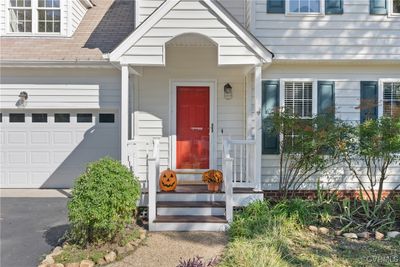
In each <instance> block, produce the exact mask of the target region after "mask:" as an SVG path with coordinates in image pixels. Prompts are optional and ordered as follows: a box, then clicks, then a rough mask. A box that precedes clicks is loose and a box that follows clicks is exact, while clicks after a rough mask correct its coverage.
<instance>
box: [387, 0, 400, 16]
mask: <svg viewBox="0 0 400 267" xmlns="http://www.w3.org/2000/svg"><path fill="white" fill-rule="evenodd" d="M393 1H394V0H388V8H389V12H388V16H389V17H400V12H399V13H394V12H393Z"/></svg>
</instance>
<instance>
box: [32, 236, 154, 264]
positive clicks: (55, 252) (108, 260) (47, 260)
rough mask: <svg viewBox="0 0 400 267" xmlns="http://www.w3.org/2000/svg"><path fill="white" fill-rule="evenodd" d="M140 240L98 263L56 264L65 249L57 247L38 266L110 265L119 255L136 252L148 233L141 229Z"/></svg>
mask: <svg viewBox="0 0 400 267" xmlns="http://www.w3.org/2000/svg"><path fill="white" fill-rule="evenodd" d="M139 232H140V237H139V239H136V240H133V241H131V242H129V243H128V244H126V245H125V246H123V247H117V248H116V249H115V250H113V251H110V252H109V253H107V254H106V255H105V256H104V257H103V258H101V259H99V260H98V261H97V262H93V261H91V260H82V261H81V262H71V263H67V264H62V263H56V262H55V261H54V257H55V256H58V255H60V254H61V253H62V252H63V248H64V247H65V245H64V246H63V247H60V246H58V247H55V248H54V249H53V251H52V252H51V253H50V254H48V255H46V257H45V259H44V260H43V261H42V262H41V263H40V264H39V265H38V267H94V266H96V265H104V264H109V263H111V262H113V261H115V260H116V259H117V256H119V255H126V254H128V253H129V252H132V251H134V250H135V249H136V248H137V247H138V246H139V245H140V244H141V243H142V242H143V240H144V239H145V238H146V236H147V231H146V230H144V229H142V228H140V230H139Z"/></svg>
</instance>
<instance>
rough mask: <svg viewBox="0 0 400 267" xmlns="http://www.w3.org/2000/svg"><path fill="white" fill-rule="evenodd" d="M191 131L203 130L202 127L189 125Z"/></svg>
mask: <svg viewBox="0 0 400 267" xmlns="http://www.w3.org/2000/svg"><path fill="white" fill-rule="evenodd" d="M190 129H191V130H192V131H203V127H191V128H190Z"/></svg>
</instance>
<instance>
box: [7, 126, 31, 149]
mask: <svg viewBox="0 0 400 267" xmlns="http://www.w3.org/2000/svg"><path fill="white" fill-rule="evenodd" d="M27 140H28V134H27V133H26V129H25V130H24V131H9V132H8V134H7V141H8V144H12V145H26V144H27Z"/></svg>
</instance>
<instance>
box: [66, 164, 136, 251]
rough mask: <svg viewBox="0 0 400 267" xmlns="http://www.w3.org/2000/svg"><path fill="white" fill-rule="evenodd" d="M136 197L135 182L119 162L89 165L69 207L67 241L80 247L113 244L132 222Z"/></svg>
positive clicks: (75, 187)
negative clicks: (104, 243) (107, 242)
mask: <svg viewBox="0 0 400 267" xmlns="http://www.w3.org/2000/svg"><path fill="white" fill-rule="evenodd" d="M139 196H140V184H139V182H138V179H137V178H135V177H134V176H133V175H132V173H131V172H130V170H129V169H128V168H127V167H125V166H123V165H122V164H121V163H120V162H119V161H116V160H113V159H111V158H108V157H106V158H102V159H100V160H99V161H96V162H93V163H90V164H89V165H88V167H87V169H86V171H85V173H83V174H82V175H81V176H80V177H78V179H77V180H76V182H75V185H74V188H73V190H72V198H71V200H70V201H69V203H68V218H69V221H70V231H69V239H70V240H71V241H72V242H73V243H75V244H78V245H81V246H84V245H87V244H90V243H100V242H106V241H112V240H114V239H115V238H116V237H117V236H118V235H122V234H123V231H124V229H125V227H126V225H127V224H129V223H131V222H132V219H133V216H134V213H135V210H136V202H137V200H138V199H139Z"/></svg>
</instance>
